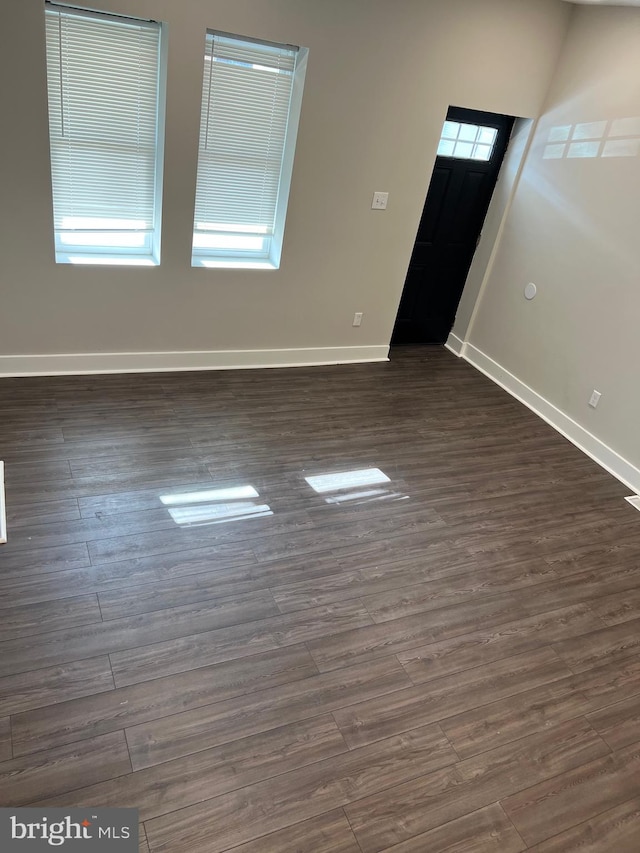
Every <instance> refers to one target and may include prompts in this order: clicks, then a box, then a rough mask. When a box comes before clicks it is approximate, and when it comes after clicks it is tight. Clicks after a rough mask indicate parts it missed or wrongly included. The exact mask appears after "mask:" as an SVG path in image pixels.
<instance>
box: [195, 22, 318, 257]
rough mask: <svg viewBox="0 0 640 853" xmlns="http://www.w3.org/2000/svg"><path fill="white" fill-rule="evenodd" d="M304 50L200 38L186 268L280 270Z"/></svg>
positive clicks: (236, 39)
mask: <svg viewBox="0 0 640 853" xmlns="http://www.w3.org/2000/svg"><path fill="white" fill-rule="evenodd" d="M306 53H307V52H306V50H304V49H303V48H297V47H292V46H290V45H276V44H267V43H262V42H257V41H251V40H249V39H246V38H240V37H238V36H232V35H228V34H224V33H207V37H206V42H205V56H204V75H203V83H202V110H201V119H200V143H199V152H198V180H197V188H196V204H195V217H194V232H193V256H192V263H193V265H194V266H205V267H213V266H240V267H272V268H277V267H279V266H280V255H281V250H282V238H283V233H284V221H285V214H286V208H287V201H288V196H289V185H290V182H291V171H292V168H293V154H294V148H295V139H296V134H297V129H298V118H299V114H300V106H301V101H302V86H303V84H304V72H305V65H306Z"/></svg>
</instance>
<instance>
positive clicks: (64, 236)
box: [46, 4, 161, 264]
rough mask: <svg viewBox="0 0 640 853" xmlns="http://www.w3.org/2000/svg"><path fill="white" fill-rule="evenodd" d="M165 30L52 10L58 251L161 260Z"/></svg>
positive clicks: (65, 258) (49, 34) (70, 256)
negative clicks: (161, 85)
mask: <svg viewBox="0 0 640 853" xmlns="http://www.w3.org/2000/svg"><path fill="white" fill-rule="evenodd" d="M160 32H161V28H160V25H159V24H155V23H152V22H146V21H138V20H131V19H126V18H116V17H112V16H108V15H103V14H100V13H91V12H85V11H79V10H75V9H71V8H68V7H64V6H55V5H50V4H47V7H46V44H47V79H48V96H49V130H50V140H51V173H52V183H53V207H54V227H55V235H56V255H57V259H58V260H59V261H62V262H69V261H70V262H74V261H79V262H82V261H83V260H84V261H87V262H93V263H96V262H97V263H99V262H100V261H101V259H102V260H103V262H104V263H114V262H116V263H117V262H118V258H120V257H122V258H123V261H122V262H132V263H136V262H138V263H150V264H152V263H154V262H157V261H158V249H159V197H160V183H159V182H160V177H159V172H160V164H159V160H160V157H159V154H158V149H159V145H158V138H159V129H158V112H159V107H158V103H159V80H160Z"/></svg>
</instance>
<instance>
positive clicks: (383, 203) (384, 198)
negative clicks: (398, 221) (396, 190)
mask: <svg viewBox="0 0 640 853" xmlns="http://www.w3.org/2000/svg"><path fill="white" fill-rule="evenodd" d="M388 201H389V193H381V192H375V193H374V194H373V201H372V202H371V210H386V209H387V202H388Z"/></svg>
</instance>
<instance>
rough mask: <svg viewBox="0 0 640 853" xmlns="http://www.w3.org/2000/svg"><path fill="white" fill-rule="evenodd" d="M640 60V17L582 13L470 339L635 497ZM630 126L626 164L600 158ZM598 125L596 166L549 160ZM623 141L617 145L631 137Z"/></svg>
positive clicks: (639, 412)
mask: <svg viewBox="0 0 640 853" xmlns="http://www.w3.org/2000/svg"><path fill="white" fill-rule="evenodd" d="M639 57H640V9H630V8H614V7H607V8H595V7H586V6H585V7H577V8H576V11H575V12H574V16H573V19H572V24H571V28H570V32H569V37H568V41H567V43H566V45H565V47H564V50H563V54H562V59H561V63H560V66H559V68H558V72H557V74H556V77H555V80H554V83H553V86H552V89H551V92H550V97H549V100H548V103H547V106H546V109H545V111H544V115H543V116H542V118H541V119H540V121H539V124H538V127H537V131H536V134H535V137H534V140H533V143H532V146H531V149H530V152H529V155H528V157H527V160H526V162H525V165H524V169H523V171H522V176H521V179H520V182H519V185H518V188H517V191H516V193H515V197H514V200H513V204H512V206H511V209H510V212H509V215H508V218H507V221H506V225H505V229H504V234H503V239H502V241H501V243H500V246H499V250H498V252H497V256H496V259H495V264H494V266H493V269H492V272H491V275H490V278H489V281H488V282H487V284H486V286H485V289H484V291H483V293H482V296H481V299H480V302H479V304H478V306H477V311H476V316H475V321H474V323H473V324H472V326H471V330H470V332H469V333H468V336H467V337H468V340H469V341H470V343H471V344H472V345H473V347H475V348H477V350H479V351H480V353H481V354H484V355H485V356H489V357H490V358H491V359H493V361H494V362H496V363H497V364H498V365H499V366H500V368H501V369H502V370H503V371H508V372H509V373H510V374H511V375H512V376H513V377H515V378H516V380H517V381H518V382H519V383H522V384H523V385H524V386H527V387H528V388H529V389H530V390H531V391H532V392H533V393H534V394H536V395H538V396H539V398H540V400H539V403H540V401H542V402H541V403H540V405H541V406H542V407H543V408H544V407H545V406H547V404H550V406H551V407H555V408H556V410H557V414H556V415H554V417H555V418H556V420H557V421H559V422H564V425H565V428H566V429H567V431H568V432H569V433H571V432H572V430H573V431H574V432H575V433H576V434H579V433H580V431H581V430H582V431H585V432H583V439H584V443H586V444H588V443H589V442H591V438H590V437H589V435H590V436H592V437H594V438H595V440H596V441H595V443H592V444H593V448H595V451H596V455H598V454H600V456H601V457H602V456H603V454H604V456H609V464H610V465H611V467H613V468H614V469H616V467H617V469H618V470H621V471H624V468H625V466H624V464H622V462H621V461H620V460H618V462H616V460H615V455H616V454H619V456H621V457H623V460H626V462H627V463H629V464H630V465H631V466H634V467H635V468H636V472H635V473H634V472H633V471H631V470H630V469H629V468H627V470H626V479H627V481H629V482H631V483H632V484H633V485H634V487H635V488H640V471H637V469H639V468H640V371H639V368H640V331H639V329H640V238H639V232H638V225H639V223H640V118H639V117H640V97H639V93H640V82H639V81H640V77H639V65H638V61H639ZM621 118H631V119H634V118H635V122H633V121H632V122H630V123H629V125H630V126H629V128H628V129H629V132H630V134H631V138H629V139H628V140H627V141H626V143H625V146H624V147H625V148H626V153H627V156H601V155H602V153H603V148H604V145H605V142H606V138H607V136H608V137H609V140H611V133H612V132H613V133H614V134H615V133H618V132H620V131H621V130H623V129H624V128H623V127H621V125H620V124H619V123H617V124H613V122H616V120H619V119H621ZM600 121H605V122H606V126H605V131H604V137H603V140H602V141H601V144H600V146H599V149H598V155H599V156H590V157H574V158H567V157H563V158H561V159H545V152H546V153H547V156H548V154H549V153H551V152H550V151H548V150H547V145H548V142H549V135H550V133H552V129H553V128H557V127H561V126H569V125H571V126H573V125H576V124H578V123H586V122H600ZM631 125H635V130H634V129H633V127H631ZM556 133H557V131H556ZM634 137H635V138H634ZM617 139H618V142H616V145H618V144H619V142H620V139H622V137H617ZM607 150H608V151H612V148H611V146H610V143H609V146H608V148H607ZM594 153H595V152H594ZM618 153H621V152H618ZM528 281H533V282H535V283H536V285H537V286H538V296H537V297H536V299H535V300H534V301H532V302H527V301H525V299H524V298H523V288H524V286H525V284H526V283H527V282H528ZM486 366H487V364H486V363H485V367H486ZM494 371H495V369H494ZM499 372H500V371H498V373H499ZM503 379H504V374H503ZM509 381H510V380H508V378H507V382H509ZM594 388H596V389H598V390H599V391H600V392H601V393H602V400H601V402H600V404H599V407H598V408H597V409H596V410H594V409H591V408H590V407H589V406H588V405H587V402H588V400H589V397H590V395H591V392H592V390H593V389H594ZM526 393H528V392H525V394H526ZM547 413H552V410H551V409H550V408H548V407H547ZM572 422H573V424H575V425H577V426H572ZM598 442H600V443H602V446H601V447H600V449H599V450H598V447H597V443H598ZM608 449H610V450H611V451H613V453H612V454H609V452H608Z"/></svg>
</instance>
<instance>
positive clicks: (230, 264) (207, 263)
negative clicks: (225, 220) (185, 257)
mask: <svg viewBox="0 0 640 853" xmlns="http://www.w3.org/2000/svg"><path fill="white" fill-rule="evenodd" d="M191 266H192V267H203V268H205V269H230V270H233V269H239V270H277V269H278V267H277V266H276V264H274V263H273V262H272V261H270V260H269V259H268V258H258V259H256V260H251V259H250V258H242V259H240V258H236V259H234V258H192V259H191Z"/></svg>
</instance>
